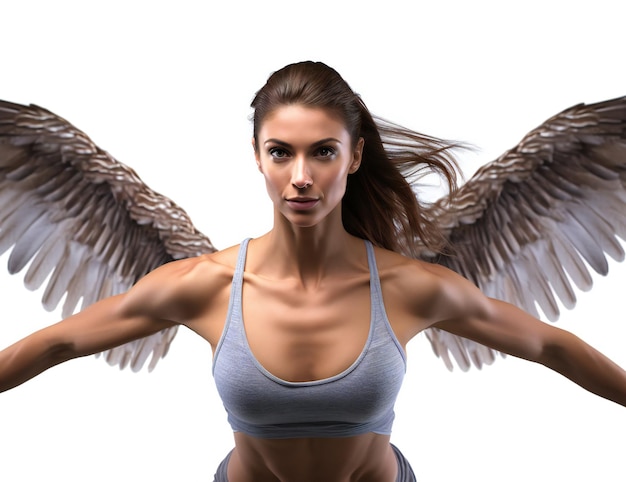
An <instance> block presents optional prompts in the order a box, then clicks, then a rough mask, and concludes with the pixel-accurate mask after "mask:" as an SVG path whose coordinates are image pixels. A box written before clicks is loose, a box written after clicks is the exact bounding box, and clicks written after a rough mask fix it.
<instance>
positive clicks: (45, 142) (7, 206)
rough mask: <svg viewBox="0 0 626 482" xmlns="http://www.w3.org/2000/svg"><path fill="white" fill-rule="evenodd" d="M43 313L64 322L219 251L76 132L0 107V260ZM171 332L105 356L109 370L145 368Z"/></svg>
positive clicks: (45, 116) (17, 108)
mask: <svg viewBox="0 0 626 482" xmlns="http://www.w3.org/2000/svg"><path fill="white" fill-rule="evenodd" d="M9 249H11V253H10V256H9V261H8V268H9V271H10V272H11V273H12V274H14V273H18V272H20V271H21V270H23V269H24V268H26V267H27V266H28V269H27V271H26V273H25V275H24V283H25V285H26V287H27V288H29V289H31V290H36V289H38V288H40V287H41V286H42V285H43V284H44V282H45V283H46V285H45V291H44V294H43V299H42V301H43V305H44V307H45V308H46V309H47V310H49V311H52V310H54V309H55V308H56V307H57V306H58V304H59V303H60V301H61V300H62V298H63V297H65V300H64V304H63V308H62V313H63V316H64V317H65V316H69V315H70V314H72V313H73V312H74V311H75V310H76V308H77V306H78V304H79V302H80V301H81V299H82V305H81V306H82V307H85V306H87V305H89V304H91V303H93V302H95V301H97V300H99V299H101V298H104V297H107V296H110V295H114V294H117V293H121V292H124V291H126V290H128V289H129V288H130V287H131V286H132V285H133V284H134V283H135V282H136V281H137V280H138V279H139V278H141V277H142V276H143V275H145V274H146V273H148V272H149V271H151V270H153V269H154V268H156V267H158V266H159V265H162V264H164V263H167V262H169V261H172V260H175V259H180V258H185V257H190V256H197V255H200V254H202V253H207V252H212V251H215V248H214V247H213V245H212V243H211V242H210V240H209V238H208V237H207V236H205V235H204V234H202V233H200V232H199V231H198V230H197V229H196V228H195V227H194V226H193V224H192V223H191V221H190V219H189V217H188V216H187V214H186V213H185V212H184V211H183V210H182V209H181V208H180V207H179V206H177V205H176V204H175V203H174V202H172V201H171V200H170V199H168V198H166V197H164V196H162V195H161V194H159V193H156V192H154V191H153V190H151V189H150V188H149V187H148V186H146V185H145V184H144V183H143V182H142V181H141V180H140V179H139V177H138V176H137V174H136V173H135V172H134V171H133V170H132V169H130V168H128V167H127V166H125V165H123V164H121V163H120V162H118V161H116V160H115V159H114V158H113V157H112V156H111V155H110V154H108V153H107V152H105V151H103V150H102V149H100V148H98V146H96V145H95V144H94V143H93V142H92V141H91V140H90V139H89V137H87V135H85V134H84V133H83V132H81V131H80V130H78V129H76V128H75V127H74V126H72V125H71V124H70V123H69V122H67V121H66V120H64V119H62V118H60V117H58V116H57V115H55V114H53V113H52V112H50V111H48V110H46V109H43V108H41V107H38V106H35V105H30V106H25V105H19V104H14V103H10V102H4V101H0V254H1V253H4V252H5V251H7V250H9ZM175 334H176V328H175V327H174V328H170V329H168V330H164V331H162V332H159V333H157V334H155V335H152V336H150V337H147V338H143V339H141V340H137V341H134V342H132V343H129V344H126V345H122V346H120V347H117V348H114V349H112V350H108V351H107V352H104V354H103V355H104V358H105V359H106V360H107V361H108V362H109V363H110V364H111V365H119V367H120V368H125V367H126V366H130V368H131V369H132V370H134V371H138V370H140V369H141V368H142V367H143V366H144V364H145V362H146V360H147V359H148V357H150V355H151V360H150V363H149V365H148V369H149V370H152V369H153V368H154V366H155V364H156V363H157V361H158V360H159V359H160V358H162V357H163V356H165V354H166V353H167V350H168V348H169V346H170V343H171V342H172V340H173V338H174V336H175Z"/></svg>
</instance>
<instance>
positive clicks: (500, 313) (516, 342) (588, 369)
mask: <svg viewBox="0 0 626 482" xmlns="http://www.w3.org/2000/svg"><path fill="white" fill-rule="evenodd" d="M441 292H442V296H441V297H440V298H441V299H440V300H439V301H438V304H439V305H440V306H441V310H438V311H439V312H440V313H443V314H444V316H443V319H442V320H440V321H438V322H436V323H434V324H433V325H432V326H434V327H437V328H440V329H442V330H446V331H449V332H450V333H453V334H455V335H458V336H462V337H465V338H469V339H472V340H474V341H476V342H478V343H481V344H483V345H486V346H489V347H491V348H493V349H495V350H498V351H501V352H503V353H508V354H510V355H513V356H516V357H519V358H524V359H526V360H530V361H534V362H537V363H540V364H542V365H545V366H546V367H548V368H551V369H552V370H555V371H556V372H558V373H560V374H562V375H564V376H565V377H567V378H569V379H570V380H572V381H573V382H575V383H577V384H578V385H580V386H581V387H583V388H585V389H586V390H589V391H590V392H592V393H595V394H596V395H599V396H601V397H604V398H606V399H608V400H611V401H613V402H616V403H618V404H620V405H623V406H626V371H624V370H623V369H622V368H621V367H619V366H618V365H617V364H615V363H614V362H613V361H611V360H610V359H609V358H607V357H606V356H605V355H603V354H602V353H600V352H599V351H598V350H596V349H595V348H593V347H592V346H590V345H589V344H587V343H586V342H584V341H583V340H581V339H580V338H578V337H577V336H575V335H574V334H572V333H570V332H568V331H565V330H563V329H560V328H557V327H555V326H553V325H549V324H547V323H544V322H542V321H540V320H538V319H536V318H535V317H533V316H531V315H529V314H527V313H526V312H524V311H522V310H520V309H518V308H517V307H515V306H513V305H511V304H509V303H505V302H502V301H499V300H494V299H490V298H487V297H485V296H484V295H483V294H482V293H481V292H480V291H479V290H478V289H477V288H476V287H475V286H474V285H472V284H471V283H469V282H468V281H466V280H464V279H457V277H456V275H446V276H445V279H444V280H443V283H442V290H441Z"/></svg>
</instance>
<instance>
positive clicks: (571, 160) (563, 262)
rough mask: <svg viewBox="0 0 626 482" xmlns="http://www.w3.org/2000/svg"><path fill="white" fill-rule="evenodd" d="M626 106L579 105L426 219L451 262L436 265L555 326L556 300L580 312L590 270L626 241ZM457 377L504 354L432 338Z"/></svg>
mask: <svg viewBox="0 0 626 482" xmlns="http://www.w3.org/2000/svg"><path fill="white" fill-rule="evenodd" d="M625 213H626V97H622V98H618V99H613V100H608V101H605V102H599V103H596V104H589V105H585V104H579V105H576V106H573V107H571V108H569V109H566V110H565V111H563V112H561V113H559V114H557V115H555V116H554V117H552V118H550V119H549V120H547V121H546V122H545V123H543V124H542V125H540V126H539V127H538V128H536V129H534V130H533V131H531V132H530V133H528V134H527V135H526V136H525V137H524V138H523V139H522V141H521V142H520V143H519V144H518V145H517V146H515V147H514V148H513V149H511V150H509V151H507V152H506V153H505V154H503V155H502V156H501V157H499V158H498V159H497V160H495V161H494V162H492V163H490V164H487V165H485V166H483V167H482V168H481V169H480V170H479V171H477V173H476V174H475V175H474V176H473V177H472V178H471V179H470V180H469V181H468V182H467V183H466V184H464V185H463V186H462V187H461V188H460V191H459V192H458V196H457V197H456V198H455V199H453V200H450V199H449V198H447V197H446V198H442V199H441V200H439V202H437V203H436V204H434V205H433V206H432V208H431V209H429V211H428V213H427V214H428V216H430V217H432V218H433V219H436V220H437V222H438V223H439V224H440V225H441V227H442V228H443V229H444V231H445V234H446V236H447V238H448V240H449V242H450V245H451V246H452V249H453V252H452V253H451V254H450V255H448V256H438V257H436V258H435V257H428V256H425V257H426V258H427V259H429V260H430V261H434V262H437V263H440V264H442V265H445V266H447V267H449V268H451V269H452V270H454V271H456V272H458V273H460V274H461V275H463V276H464V277H466V278H468V279H470V280H471V281H473V282H474V283H475V284H476V285H477V286H478V287H479V288H480V289H481V290H482V291H483V292H484V293H485V294H487V295H488V296H491V297H493V298H497V299H501V300H504V301H508V302H510V303H512V304H515V305H517V306H518V307H520V308H522V309H524V310H526V311H527V312H529V313H531V314H533V315H535V316H539V312H538V307H539V308H540V309H541V311H542V312H543V313H544V314H545V316H546V317H547V319H548V320H550V321H556V320H557V318H558V317H559V306H558V304H557V299H558V300H560V301H561V303H562V304H563V306H565V307H566V308H568V309H569V308H573V307H574V305H575V303H576V294H575V288H578V289H580V290H582V291H587V290H589V289H591V287H592V276H591V270H593V271H595V272H596V273H598V274H600V275H606V274H607V272H608V263H607V255H608V256H610V257H611V258H613V259H615V260H618V261H622V260H623V258H624V251H623V249H622V246H621V243H620V241H619V239H618V238H621V239H626V215H625ZM426 335H427V337H428V339H429V341H430V343H431V345H432V347H433V349H434V351H435V353H436V354H437V355H438V356H439V357H441V358H442V359H443V360H444V362H445V364H446V366H447V367H448V368H449V369H452V368H453V363H452V360H451V358H450V355H452V358H453V359H454V360H455V361H456V363H457V364H458V366H459V367H460V368H461V369H462V370H468V369H469V368H470V367H471V366H476V367H478V368H480V367H481V366H482V365H483V364H490V363H492V362H493V361H494V359H495V358H496V356H497V355H498V353H496V352H495V351H494V350H491V349H490V348H487V347H485V346H482V345H480V344H478V343H475V342H473V341H470V340H467V339H464V338H461V337H458V336H455V335H451V334H450V333H447V332H444V331H441V330H438V329H429V330H428V331H427V333H426Z"/></svg>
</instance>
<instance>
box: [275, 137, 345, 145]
mask: <svg viewBox="0 0 626 482" xmlns="http://www.w3.org/2000/svg"><path fill="white" fill-rule="evenodd" d="M329 142H335V143H337V144H341V141H340V140H339V139H336V138H335V137H326V138H324V139H320V140H319V141H316V142H314V143H313V144H311V146H312V147H317V146H319V145H321V144H327V143H329ZM263 144H278V145H280V146H284V147H291V144H289V143H288V142H285V141H281V140H280V139H274V138H271V139H267V140H266V141H265V142H264V143H263Z"/></svg>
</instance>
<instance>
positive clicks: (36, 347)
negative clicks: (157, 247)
mask: <svg viewBox="0 0 626 482" xmlns="http://www.w3.org/2000/svg"><path fill="white" fill-rule="evenodd" d="M128 297H129V295H117V296H113V297H111V298H107V299H105V300H102V301H99V302H97V303H95V304H93V305H91V306H90V307H88V308H86V309H85V310H83V311H82V312H80V313H78V314H76V315H73V316H71V317H69V318H67V319H65V320H63V321H61V322H59V323H56V324H54V325H51V326H49V327H46V328H43V329H41V330H39V331H36V332H34V333H32V334H31V335H29V336H27V337H25V338H23V339H21V340H19V341H18V342H16V343H14V344H13V345H11V346H9V347H7V348H6V349H4V350H2V351H0V392H1V391H5V390H8V389H11V388H13V387H15V386H17V385H20V384H21V383H24V382H25V381H27V380H29V379H31V378H33V377H35V376H36V375H39V374H40V373H41V372H43V371H44V370H47V369H48V368H51V367H53V366H55V365H58V364H59V363H62V362H64V361H67V360H70V359H72V358H78V357H81V356H85V355H92V354H94V353H99V352H101V351H104V350H107V349H109V348H113V347H115V346H119V345H121V344H123V343H127V342H129V341H132V340H135V339H138V338H142V337H145V336H148V335H151V334H153V333H156V332H158V331H160V330H163V329H165V328H169V327H171V326H173V325H174V323H173V322H171V321H166V320H159V319H156V318H154V317H151V316H146V315H141V314H139V313H137V312H136V311H135V310H132V305H131V304H130V303H128V300H127V298H128ZM133 311H135V312H133Z"/></svg>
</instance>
